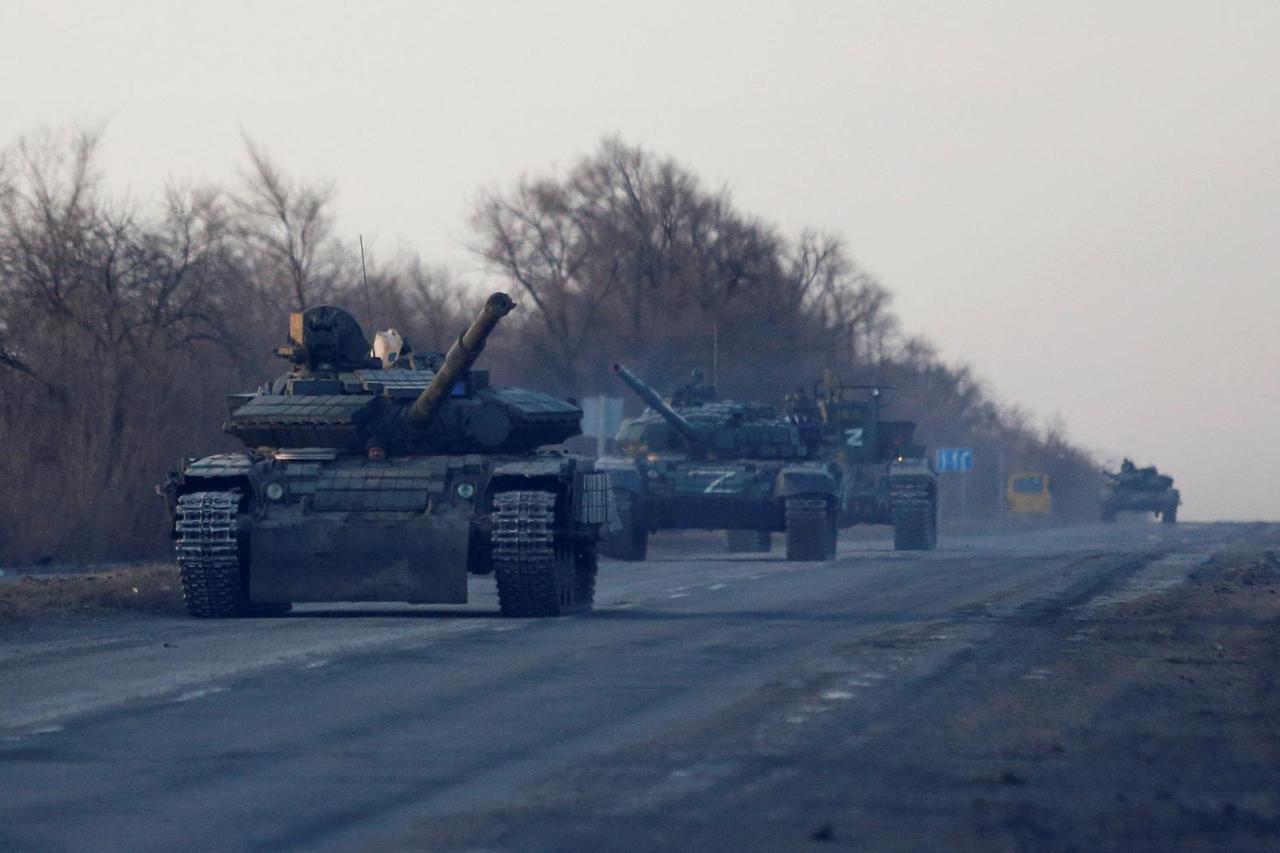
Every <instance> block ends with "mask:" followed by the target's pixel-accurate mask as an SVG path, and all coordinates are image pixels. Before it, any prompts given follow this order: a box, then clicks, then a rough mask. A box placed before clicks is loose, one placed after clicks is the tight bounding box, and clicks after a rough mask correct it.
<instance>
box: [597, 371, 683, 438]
mask: <svg viewBox="0 0 1280 853" xmlns="http://www.w3.org/2000/svg"><path fill="white" fill-rule="evenodd" d="M613 372H614V373H616V374H618V378H619V379H621V380H622V381H623V382H625V383H627V385H628V386H629V387H630V388H631V390H632V391H635V392H636V396H638V397H639V398H640V399H641V400H644V401H645V403H647V404H648V406H649V408H651V409H653V410H654V411H655V412H657V413H658V414H659V415H661V416H662V418H663V420H665V421H666V422H667V423H669V424H671V426H672V428H674V429H675V431H676V432H678V433H680V435H681V436H682V437H683V438H684V439H685V441H687V442H689V443H690V444H691V445H693V446H695V447H696V446H698V445H700V444H701V443H702V436H701V435H700V434H699V432H698V428H697V427H695V426H694V425H693V424H691V423H689V421H688V420H687V419H686V418H684V417H682V416H681V415H680V414H679V413H678V412H676V410H675V409H673V408H671V407H670V406H668V405H667V402H666V400H663V399H662V395H661V394H659V393H658V392H657V391H655V390H653V389H652V388H650V387H649V386H648V385H646V384H645V383H644V380H642V379H640V377H638V376H636V375H635V374H634V373H632V372H631V371H630V370H627V369H626V368H625V367H623V366H622V365H621V364H615V365H614V366H613Z"/></svg>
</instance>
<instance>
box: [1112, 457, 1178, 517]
mask: <svg viewBox="0 0 1280 853" xmlns="http://www.w3.org/2000/svg"><path fill="white" fill-rule="evenodd" d="M1102 473H1103V474H1105V475H1106V476H1107V479H1108V480H1109V482H1108V483H1107V485H1106V487H1105V488H1104V489H1103V490H1102V520H1103V521H1115V520H1116V513H1119V512H1151V513H1155V514H1156V515H1158V516H1160V520H1161V521H1163V522H1164V523H1165V524H1173V523H1174V522H1176V521H1177V520H1178V504H1180V503H1182V494H1181V493H1180V492H1179V491H1178V490H1177V489H1175V488H1174V487H1173V478H1172V477H1169V476H1166V475H1164V474H1161V473H1160V472H1159V471H1157V470H1156V468H1155V466H1154V465H1152V466H1150V467H1147V468H1139V467H1138V466H1136V465H1134V464H1133V461H1132V460H1131V459H1126V460H1124V462H1123V463H1121V465H1120V470H1119V471H1117V472H1115V473H1112V472H1110V471H1103V472H1102Z"/></svg>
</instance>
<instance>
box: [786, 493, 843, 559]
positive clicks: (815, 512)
mask: <svg viewBox="0 0 1280 853" xmlns="http://www.w3.org/2000/svg"><path fill="white" fill-rule="evenodd" d="M785 508H786V524H787V533H786V535H787V559H788V560H790V561H793V562H795V561H817V560H830V559H831V558H832V557H834V556H835V543H836V520H835V515H834V513H832V511H831V506H830V503H829V502H828V500H827V499H826V498H814V497H808V498H787V502H786V506H785Z"/></svg>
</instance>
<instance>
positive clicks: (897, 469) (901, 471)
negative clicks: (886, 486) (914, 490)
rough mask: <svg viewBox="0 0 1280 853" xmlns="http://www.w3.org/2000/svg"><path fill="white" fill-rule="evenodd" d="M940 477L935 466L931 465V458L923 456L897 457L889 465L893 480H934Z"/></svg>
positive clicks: (890, 475)
mask: <svg viewBox="0 0 1280 853" xmlns="http://www.w3.org/2000/svg"><path fill="white" fill-rule="evenodd" d="M937 478H938V475H937V474H936V473H935V472H934V470H933V468H932V467H931V466H930V465H929V460H928V459H925V458H923V457H914V458H912V457H908V458H906V459H897V460H894V462H893V463H892V464H891V465H890V466H889V480H890V481H891V482H898V483H901V482H912V481H915V482H921V481H926V480H927V481H929V482H933V481H934V480H936V479H937Z"/></svg>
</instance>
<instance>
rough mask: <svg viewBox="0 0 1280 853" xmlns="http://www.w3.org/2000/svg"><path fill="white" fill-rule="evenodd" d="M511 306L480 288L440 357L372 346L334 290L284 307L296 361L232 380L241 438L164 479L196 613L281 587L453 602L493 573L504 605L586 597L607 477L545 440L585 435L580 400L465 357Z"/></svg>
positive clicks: (264, 605) (291, 595)
mask: <svg viewBox="0 0 1280 853" xmlns="http://www.w3.org/2000/svg"><path fill="white" fill-rule="evenodd" d="M514 307H515V303H514V302H513V301H512V300H511V299H510V297H508V296H507V295H506V294H504V293H495V294H493V295H492V296H490V297H489V299H488V301H487V302H486V303H485V305H484V307H483V309H482V311H481V312H480V314H479V316H478V317H477V318H476V319H475V321H474V322H473V323H472V324H471V326H470V327H469V328H468V329H467V330H466V331H465V332H463V334H462V335H461V336H460V337H459V338H458V340H457V341H456V342H455V343H454V344H453V346H452V347H451V348H450V350H449V352H448V353H447V354H446V355H444V356H443V357H440V356H439V355H438V354H435V355H433V356H429V357H427V358H418V357H416V356H410V355H401V354H399V353H394V352H392V353H387V352H385V350H386V349H387V340H380V341H379V344H380V346H381V348H382V349H383V350H384V352H382V353H380V354H381V355H383V357H382V358H377V357H374V356H373V355H372V354H371V349H370V343H369V341H368V340H367V339H366V337H365V335H364V332H363V330H362V329H361V328H360V326H359V324H358V323H357V322H356V320H355V319H354V318H353V317H352V316H351V315H350V314H348V313H347V312H346V311H344V310H342V309H340V308H336V307H333V306H327V305H325V306H318V307H314V308H310V309H308V310H306V311H303V312H301V313H295V314H293V315H292V316H291V318H290V331H289V343H288V345H287V346H284V347H281V348H280V349H278V350H277V352H276V354H277V355H280V356H282V357H283V358H285V359H287V360H289V361H290V362H291V363H292V369H291V370H290V371H289V372H288V373H286V374H285V375H283V376H281V377H280V378H279V379H277V380H276V381H275V382H274V383H272V384H271V385H270V386H268V387H263V388H261V389H259V391H258V392H257V393H255V394H245V395H233V396H232V397H231V398H230V399H229V400H228V408H229V412H230V415H229V418H228V419H227V421H226V422H225V424H224V428H225V430H226V431H227V432H229V433H230V434H232V435H234V436H236V437H237V438H238V439H240V441H241V442H243V444H244V445H245V448H246V450H244V451H243V452H239V453H222V454H217V455H212V456H206V457H203V458H192V459H188V460H186V461H185V463H184V464H183V465H182V467H181V470H180V471H178V472H175V473H173V474H171V475H170V477H169V479H168V481H167V482H166V483H164V484H163V485H162V486H161V487H160V489H159V490H160V492H161V493H162V494H163V496H164V497H165V498H166V499H167V501H168V505H169V509H170V512H171V516H172V520H173V535H174V540H175V550H176V555H177V562H178V568H179V571H180V573H181V578H182V587H183V595H184V598H185V601H186V606H187V609H188V612H189V613H190V614H191V615H192V616H197V617H209V618H218V617H231V616H240V615H246V614H250V613H270V612H280V611H283V610H287V609H288V607H289V606H290V605H291V603H293V602H304V601H306V602H332V601H406V602H413V603H433V604H461V603H465V602H466V600H467V575H468V573H469V572H470V573H473V574H488V573H492V574H493V575H494V577H495V580H496V583H497V588H498V600H499V606H500V608H501V611H502V613H503V615H506V616H555V615H559V614H562V613H566V612H570V611H574V610H582V609H589V608H590V607H591V605H592V599H593V596H594V589H595V577H596V543H597V539H598V538H599V536H600V534H601V531H602V528H604V527H605V526H606V525H607V523H608V522H609V521H610V520H611V518H612V506H611V492H610V488H609V478H608V475H607V474H605V473H603V472H601V471H599V470H597V469H596V467H595V466H594V463H593V462H592V461H591V460H588V459H583V458H579V457H576V456H571V455H567V454H564V453H562V452H559V451H556V450H548V449H544V448H545V447H546V446H548V445H555V444H558V443H560V442H563V441H564V440H566V439H567V438H570V437H572V436H574V435H577V434H579V433H580V431H581V429H580V422H581V417H582V412H581V410H580V409H579V408H578V406H577V405H575V404H572V403H569V402H566V401H564V400H560V399H557V398H555V397H551V396H548V395H546V394H541V393H537V392H534V391H529V390H525V389H521V388H502V387H495V386H491V385H490V384H489V375H488V372H487V371H484V370H477V369H473V365H474V363H475V361H476V358H477V357H478V356H479V355H480V353H481V351H482V350H483V348H484V345H485V341H486V339H487V338H488V337H489V335H490V333H492V331H493V330H494V328H495V327H496V326H497V325H498V323H499V322H500V321H501V319H502V318H503V317H504V316H505V315H506V314H507V313H508V312H510V311H511V310H512V309H513V308H514Z"/></svg>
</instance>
